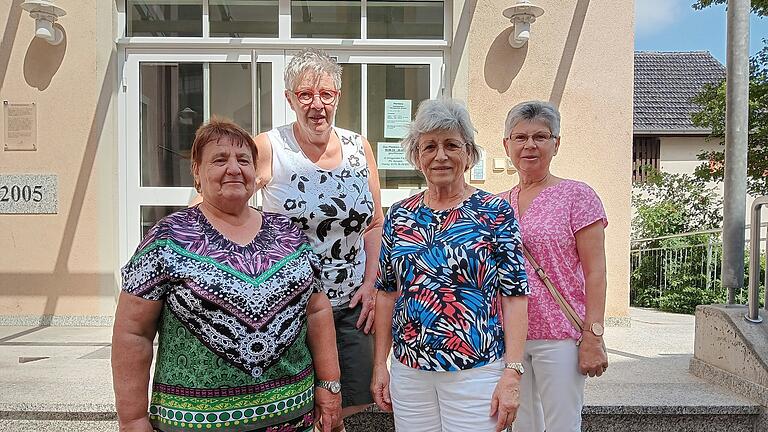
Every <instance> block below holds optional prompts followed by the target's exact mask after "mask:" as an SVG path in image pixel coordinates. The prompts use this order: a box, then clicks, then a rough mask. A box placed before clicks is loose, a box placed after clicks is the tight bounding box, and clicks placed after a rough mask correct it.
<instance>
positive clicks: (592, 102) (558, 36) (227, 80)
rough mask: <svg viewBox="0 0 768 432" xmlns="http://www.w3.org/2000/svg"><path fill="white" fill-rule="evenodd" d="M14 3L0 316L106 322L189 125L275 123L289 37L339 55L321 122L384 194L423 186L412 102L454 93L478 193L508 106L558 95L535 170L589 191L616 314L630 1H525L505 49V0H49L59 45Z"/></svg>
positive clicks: (6, 73) (498, 145)
mask: <svg viewBox="0 0 768 432" xmlns="http://www.w3.org/2000/svg"><path fill="white" fill-rule="evenodd" d="M21 3H23V2H22V1H20V0H2V1H1V2H0V24H2V25H3V26H4V27H3V29H2V34H3V39H2V42H1V43H0V86H1V87H0V99H2V100H3V101H4V114H3V121H2V123H0V134H2V135H1V136H2V137H3V138H4V139H5V142H4V143H5V145H4V149H3V151H0V179H2V180H3V181H4V182H5V183H3V185H6V186H8V187H9V188H10V189H9V190H11V189H13V188H14V187H15V188H16V189H14V190H17V191H18V193H16V195H14V196H12V197H10V201H13V202H11V203H6V205H5V206H4V207H3V203H1V202H0V245H2V247H0V323H4V324H27V325H30V324H48V323H53V324H65V323H79V324H88V323H91V324H101V323H108V322H110V321H111V318H112V315H113V312H114V309H115V304H116V298H117V295H118V293H119V286H120V276H119V268H120V267H121V266H122V265H123V264H124V263H125V262H126V260H127V259H128V258H129V257H130V255H131V254H132V252H133V250H134V248H135V247H136V245H137V244H138V242H139V240H140V239H141V237H142V235H143V233H144V232H146V230H147V229H148V228H149V227H151V226H152V224H154V223H155V222H156V221H157V220H158V219H159V218H161V217H162V216H164V215H166V214H168V213H169V212H172V211H174V210H176V209H179V208H182V207H184V206H186V205H187V204H188V203H189V202H190V200H191V199H192V198H193V197H194V196H195V191H194V188H193V185H192V178H191V175H190V173H189V159H188V158H189V149H190V146H191V143H192V136H193V134H194V131H195V129H196V128H197V126H198V125H199V124H200V123H201V122H203V121H205V120H206V119H208V118H210V117H211V116H212V115H222V116H226V117H229V118H232V119H234V120H235V121H236V122H237V123H239V124H240V125H241V126H243V127H244V128H246V129H247V130H250V131H252V133H254V134H256V133H259V132H262V131H266V130H269V129H270V128H272V127H274V126H278V125H281V124H284V123H287V122H290V121H292V119H293V117H292V115H293V113H292V111H291V110H290V108H289V107H288V106H287V104H286V102H285V98H284V96H283V91H284V85H283V80H282V72H283V67H284V66H285V64H286V63H287V62H288V61H289V60H290V58H291V55H292V54H293V53H295V52H296V51H297V50H299V49H301V48H303V47H307V46H313V47H317V48H321V49H324V50H326V51H327V52H328V53H329V54H331V55H333V56H336V58H337V59H338V61H339V62H340V63H341V64H342V65H343V67H344V72H343V77H342V80H343V85H342V97H341V102H340V106H339V109H338V113H337V116H336V120H335V122H336V124H337V125H339V126H341V127H345V128H348V129H352V130H355V131H360V132H362V134H363V135H364V136H366V137H367V138H368V140H369V141H370V142H371V144H372V147H373V149H374V152H375V153H376V157H377V161H378V164H379V168H380V169H379V174H380V177H381V183H382V189H383V190H382V200H383V204H384V206H385V207H388V206H389V205H391V204H392V203H394V202H396V201H398V200H400V199H403V198H405V197H406V196H408V195H410V194H411V193H413V192H414V190H418V189H419V188H421V187H423V186H424V181H423V179H422V177H421V176H420V175H419V174H418V172H417V171H414V170H413V169H411V168H410V167H409V166H407V165H405V164H404V163H403V159H402V154H401V152H400V151H399V146H398V145H397V143H398V141H399V137H400V136H401V133H402V132H401V131H402V127H403V126H404V125H405V124H407V122H408V121H409V120H410V118H411V117H412V115H413V113H414V112H415V110H416V107H417V106H418V103H419V102H420V101H422V100H425V99H428V98H435V97H441V96H449V97H454V98H458V99H462V100H464V101H465V102H466V104H467V106H468V108H469V111H470V114H471V116H472V119H473V122H474V124H475V127H476V129H477V141H478V144H480V145H481V146H482V147H483V150H484V154H483V160H482V161H481V164H480V166H478V167H477V168H476V169H474V170H472V173H471V174H470V181H471V183H472V184H473V185H475V186H477V187H479V188H482V189H485V190H488V191H491V192H499V191H502V190H506V189H508V188H510V187H512V186H513V185H514V184H516V182H517V176H516V174H515V172H514V170H513V169H510V168H509V165H508V163H507V160H506V158H505V155H504V150H503V147H502V134H503V122H504V118H505V116H506V112H507V111H508V110H509V108H510V107H511V106H512V105H514V104H516V103H518V102H520V101H523V100H527V99H542V100H549V101H551V102H553V103H554V104H555V105H557V106H558V107H559V109H560V111H561V113H562V117H563V119H562V131H561V134H562V144H561V148H560V152H559V154H558V155H557V157H556V158H555V160H554V162H553V172H554V173H555V174H556V175H559V176H563V177H569V178H574V179H577V180H581V181H585V182H587V183H589V184H590V185H592V186H593V187H594V188H595V189H596V190H597V192H598V193H599V194H600V196H601V197H602V199H603V202H604V205H605V207H606V211H607V213H608V218H609V221H610V224H609V227H608V229H607V231H606V247H607V256H608V307H607V315H608V316H609V317H612V318H614V319H616V320H619V321H621V320H626V316H627V307H628V293H629V284H628V280H629V275H628V271H629V266H628V263H629V260H628V256H629V231H630V230H629V215H630V195H631V177H630V175H629V167H630V166H631V164H632V155H631V151H630V149H631V147H632V146H631V143H632V88H633V10H634V8H633V2H632V1H613V0H576V1H572V2H562V1H556V0H536V1H535V3H536V4H537V5H538V6H540V7H542V8H543V9H544V15H542V16H541V17H539V18H538V19H537V20H536V21H535V22H534V23H533V24H531V34H530V39H529V41H528V42H527V43H526V44H525V45H523V47H522V48H513V47H512V46H510V44H509V37H510V33H511V32H512V24H510V21H509V19H507V18H504V17H503V16H502V12H503V10H504V9H505V8H507V7H509V6H510V5H512V4H514V2H510V1H498V0H466V1H462V0H455V1H450V0H447V1H434V0H420V1H375V0H367V1H366V0H360V1H345V2H329V1H298V0H263V1H262V0H260V1H254V0H114V1H104V0H56V5H57V6H59V7H61V8H62V9H64V10H65V11H66V15H65V16H63V17H61V18H60V19H59V20H58V21H57V22H56V23H55V24H54V26H55V28H57V29H59V30H61V32H62V34H63V41H62V42H61V43H59V44H58V45H52V44H50V43H48V42H47V41H45V40H43V39H40V38H36V37H35V31H36V28H35V20H33V19H31V18H30V17H29V14H28V13H27V12H25V11H23V10H22V8H21ZM35 182H37V183H35ZM38 183H39V184H38ZM37 186H40V187H39V188H37ZM36 188H37V189H36ZM35 191H37V192H39V195H40V196H39V198H40V200H39V201H42V203H38V204H40V205H42V204H45V206H42V207H41V206H40V205H39V206H38V207H35V206H34V205H32V204H31V203H30V201H35V200H36V199H37V198H38V194H37V193H35ZM27 192H29V193H27ZM1 195H2V188H1V187H0V199H2V196H1ZM22 195H24V196H22ZM33 195H34V196H33ZM14 197H16V198H15V201H14ZM26 197H29V198H30V199H29V200H26V199H25V198H26ZM254 205H258V197H255V198H254ZM43 207H45V208H43Z"/></svg>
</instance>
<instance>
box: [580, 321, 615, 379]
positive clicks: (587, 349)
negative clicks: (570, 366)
mask: <svg viewBox="0 0 768 432" xmlns="http://www.w3.org/2000/svg"><path fill="white" fill-rule="evenodd" d="M606 369H608V354H606V352H605V350H604V349H603V338H602V337H599V336H595V335H593V334H592V333H590V332H588V331H585V332H584V333H582V339H581V343H580V344H579V372H581V374H582V375H589V376H591V377H594V376H600V375H602V374H603V372H605V370H606Z"/></svg>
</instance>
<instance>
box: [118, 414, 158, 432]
mask: <svg viewBox="0 0 768 432" xmlns="http://www.w3.org/2000/svg"><path fill="white" fill-rule="evenodd" d="M152 431H154V429H153V428H152V424H151V423H150V422H149V417H142V418H140V419H136V420H131V421H127V422H120V432H152Z"/></svg>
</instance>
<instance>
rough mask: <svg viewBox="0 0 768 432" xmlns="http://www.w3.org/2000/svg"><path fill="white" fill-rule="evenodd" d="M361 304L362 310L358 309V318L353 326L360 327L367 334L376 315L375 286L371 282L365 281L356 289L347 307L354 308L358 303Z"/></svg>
mask: <svg viewBox="0 0 768 432" xmlns="http://www.w3.org/2000/svg"><path fill="white" fill-rule="evenodd" d="M361 302H362V304H363V310H362V311H360V318H358V319H357V323H356V324H355V327H357V328H358V329H360V328H361V327H362V330H363V332H365V334H368V333H370V332H371V329H372V328H373V319H374V316H375V315H376V312H375V310H376V287H375V286H374V284H373V283H365V282H363V285H362V286H361V287H360V289H358V290H357V292H356V293H355V295H354V296H353V297H352V300H351V301H350V302H349V307H350V308H354V307H356V306H357V304H358V303H361Z"/></svg>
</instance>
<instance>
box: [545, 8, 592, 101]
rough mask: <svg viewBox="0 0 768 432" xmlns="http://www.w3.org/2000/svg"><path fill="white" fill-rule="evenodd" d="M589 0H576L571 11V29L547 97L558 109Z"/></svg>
mask: <svg viewBox="0 0 768 432" xmlns="http://www.w3.org/2000/svg"><path fill="white" fill-rule="evenodd" d="M588 8H589V0H578V2H576V7H575V8H574V9H573V18H572V19H571V27H570V28H569V29H568V37H567V38H566V39H565V47H564V48H563V55H562V56H561V57H560V64H559V65H558V66H557V75H556V76H555V82H554V84H553V85H552V93H550V95H549V101H550V102H552V104H553V105H554V106H556V107H558V108H559V107H560V102H561V101H562V100H563V92H565V84H566V82H568V74H569V73H570V72H571V65H573V57H574V55H575V54H576V47H577V46H578V45H579V37H581V30H582V29H583V28H584V19H585V18H586V16H587V9H588Z"/></svg>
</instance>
